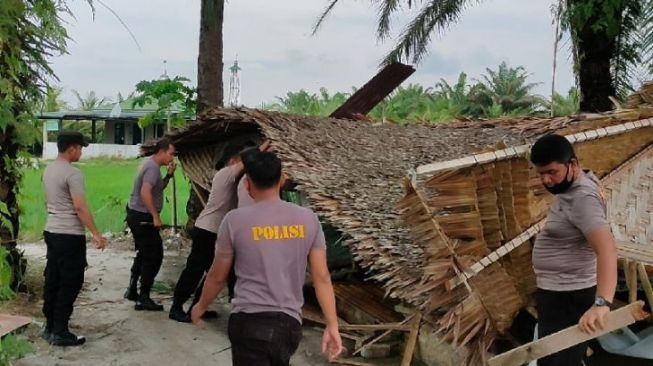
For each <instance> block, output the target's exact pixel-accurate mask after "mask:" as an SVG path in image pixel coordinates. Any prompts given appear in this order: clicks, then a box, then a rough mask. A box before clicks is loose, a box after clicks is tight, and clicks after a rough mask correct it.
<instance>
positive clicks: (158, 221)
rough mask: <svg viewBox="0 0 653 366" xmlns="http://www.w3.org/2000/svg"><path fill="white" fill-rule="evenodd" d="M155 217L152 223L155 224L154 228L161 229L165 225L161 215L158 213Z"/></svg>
mask: <svg viewBox="0 0 653 366" xmlns="http://www.w3.org/2000/svg"><path fill="white" fill-rule="evenodd" d="M153 219H154V220H153V221H152V225H153V226H154V228H156V229H161V228H162V227H163V224H162V223H161V216H159V215H156V216H154V218H153Z"/></svg>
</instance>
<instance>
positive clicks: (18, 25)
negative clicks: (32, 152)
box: [0, 0, 70, 285]
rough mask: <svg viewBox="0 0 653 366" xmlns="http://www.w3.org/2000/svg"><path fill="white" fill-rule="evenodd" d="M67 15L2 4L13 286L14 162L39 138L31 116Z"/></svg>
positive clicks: (3, 233)
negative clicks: (64, 17) (49, 59)
mask: <svg viewBox="0 0 653 366" xmlns="http://www.w3.org/2000/svg"><path fill="white" fill-rule="evenodd" d="M66 14H70V11H69V10H68V8H67V6H66V4H65V2H64V1H62V0H2V1H0V56H1V57H0V202H2V203H3V205H4V206H5V207H6V210H4V211H5V212H3V213H2V216H3V218H4V219H5V220H3V221H1V222H0V240H1V243H2V245H3V246H5V247H6V248H7V249H8V251H9V258H10V262H11V265H12V268H14V274H13V276H12V277H13V280H12V282H13V283H14V285H16V284H17V281H18V280H19V278H18V276H19V275H20V272H21V270H20V268H19V267H20V266H21V263H22V260H21V259H20V255H19V254H18V252H17V250H16V249H15V238H16V237H17V234H18V230H19V208H18V203H17V201H16V197H17V194H18V187H19V185H18V182H19V180H20V177H21V171H20V166H19V164H20V161H21V159H18V157H19V156H21V155H22V154H25V149H26V147H27V146H29V145H31V144H32V143H33V142H34V140H35V138H36V136H38V133H37V132H35V126H36V123H35V121H34V115H33V113H34V111H35V110H37V109H38V106H39V104H40V103H41V102H42V100H43V96H44V94H45V92H46V86H47V84H48V80H51V79H52V78H54V73H53V71H52V69H51V67H50V65H49V63H48V60H47V58H48V57H49V56H55V55H59V54H62V53H64V52H65V51H66V40H67V38H68V36H67V33H66V29H65V28H64V26H63V21H62V18H61V17H62V16H65V15H66ZM7 222H8V223H10V224H11V225H8V224H7Z"/></svg>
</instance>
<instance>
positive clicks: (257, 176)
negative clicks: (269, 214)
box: [241, 149, 281, 189]
mask: <svg viewBox="0 0 653 366" xmlns="http://www.w3.org/2000/svg"><path fill="white" fill-rule="evenodd" d="M256 150H257V151H256V152H251V153H248V154H247V155H246V156H245V157H244V158H243V164H244V165H245V173H246V174H247V176H248V177H249V179H250V180H251V181H252V183H253V184H254V185H255V186H256V187H257V188H261V189H267V188H272V187H274V186H275V185H276V184H277V183H279V180H281V159H279V157H277V155H275V154H274V153H272V152H269V151H266V152H262V151H258V149H256ZM241 156H242V155H241Z"/></svg>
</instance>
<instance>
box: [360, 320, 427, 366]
mask: <svg viewBox="0 0 653 366" xmlns="http://www.w3.org/2000/svg"><path fill="white" fill-rule="evenodd" d="M413 317H415V315H411V316H409V317H408V318H406V319H404V320H403V321H402V322H401V323H400V324H406V323H407V322H408V321H410V320H411V319H413ZM391 332H392V329H388V330H386V331H385V332H383V333H381V334H380V335H379V336H377V337H375V338H374V339H372V340H371V341H369V342H367V343H366V344H364V345H362V346H360V347H358V349H356V350H355V351H354V353H352V356H356V355H357V354H358V353H360V351H362V350H363V348H365V347H368V346H371V345H373V344H374V343H376V342H378V341H380V340H381V339H383V338H385V337H386V336H387V335H388V334H390V333H391Z"/></svg>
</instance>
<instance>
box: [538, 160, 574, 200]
mask: <svg viewBox="0 0 653 366" xmlns="http://www.w3.org/2000/svg"><path fill="white" fill-rule="evenodd" d="M570 165H571V162H569V163H567V172H566V173H565V179H564V180H563V181H562V182H560V183H558V184H555V185H553V186H551V187H549V186H544V188H546V190H547V191H549V192H550V193H551V194H560V193H565V192H566V191H567V190H568V189H569V187H571V185H572V183H574V180H573V179H571V180H569V179H568V178H567V176H569V166H570Z"/></svg>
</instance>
